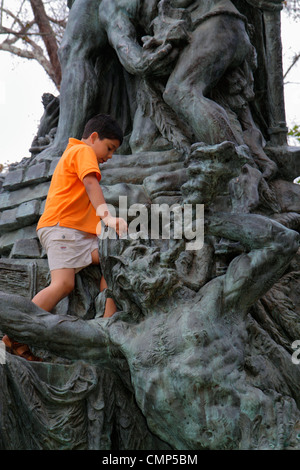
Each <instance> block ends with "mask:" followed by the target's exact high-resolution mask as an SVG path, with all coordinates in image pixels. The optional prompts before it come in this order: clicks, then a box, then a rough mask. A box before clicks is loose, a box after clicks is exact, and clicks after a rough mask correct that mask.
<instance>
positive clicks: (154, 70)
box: [139, 43, 178, 75]
mask: <svg viewBox="0 0 300 470" xmlns="http://www.w3.org/2000/svg"><path fill="white" fill-rule="evenodd" d="M177 55H178V50H177V49H174V48H173V47H172V45H171V44H168V43H165V44H162V45H160V46H159V47H158V48H157V49H155V50H153V49H151V50H149V48H148V47H147V46H146V48H143V53H142V58H141V62H140V67H139V68H140V72H141V73H143V74H146V75H162V74H163V73H165V72H166V71H167V67H168V66H169V64H170V63H171V62H173V61H174V60H175V59H176V57H177Z"/></svg>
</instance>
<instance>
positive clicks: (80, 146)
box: [37, 138, 101, 234]
mask: <svg viewBox="0 0 300 470" xmlns="http://www.w3.org/2000/svg"><path fill="white" fill-rule="evenodd" d="M89 173H96V176H97V179H98V181H100V179H101V173H100V170H99V165H98V162H97V157H96V154H95V152H94V150H93V149H92V148H91V147H90V146H89V145H87V144H85V143H84V142H82V141H81V140H77V139H73V138H71V139H69V144H68V146H67V148H66V150H65V152H64V153H63V155H62V157H61V158H60V160H59V162H58V164H57V166H56V168H55V171H54V173H53V176H52V179H51V184H50V188H49V192H48V195H47V200H46V205H45V211H44V213H43V215H42V216H41V218H40V220H39V222H38V225H37V230H38V229H39V228H42V227H52V226H53V225H57V224H59V225H61V226H62V227H69V228H75V229H77V230H82V231H84V232H89V233H93V234H96V227H97V225H98V223H99V222H100V217H98V216H97V215H96V210H95V209H94V207H93V206H92V204H91V201H90V199H89V197H88V195H87V192H86V190H85V186H84V184H83V178H84V177H85V176H86V175H88V174H89Z"/></svg>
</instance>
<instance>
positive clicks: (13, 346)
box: [2, 335, 42, 362]
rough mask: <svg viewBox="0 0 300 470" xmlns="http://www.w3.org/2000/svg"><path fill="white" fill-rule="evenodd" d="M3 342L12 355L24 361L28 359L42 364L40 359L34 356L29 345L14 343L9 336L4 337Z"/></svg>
mask: <svg viewBox="0 0 300 470" xmlns="http://www.w3.org/2000/svg"><path fill="white" fill-rule="evenodd" d="M2 341H3V343H4V344H5V346H6V348H7V350H8V352H9V353H10V354H14V355H15V356H20V357H23V359H26V360H27V361H36V362H42V359H41V358H40V357H37V356H35V355H34V354H32V352H31V351H30V349H29V347H28V346H27V344H24V343H18V342H17V341H12V340H11V339H10V338H9V337H8V336H7V335H5V336H3V338H2Z"/></svg>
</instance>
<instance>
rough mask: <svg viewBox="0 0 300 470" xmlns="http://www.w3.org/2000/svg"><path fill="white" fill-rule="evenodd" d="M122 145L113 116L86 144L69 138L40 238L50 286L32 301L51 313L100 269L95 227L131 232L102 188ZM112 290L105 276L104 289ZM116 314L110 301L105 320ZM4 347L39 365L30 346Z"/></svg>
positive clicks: (98, 119)
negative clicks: (80, 277) (106, 168)
mask: <svg viewBox="0 0 300 470" xmlns="http://www.w3.org/2000/svg"><path fill="white" fill-rule="evenodd" d="M122 141H123V134H122V131H121V129H120V127H119V125H118V124H117V122H116V121H115V120H114V119H112V118H111V117H110V116H108V115H105V114H98V115H97V116H95V117H94V118H92V119H90V120H89V121H88V123H87V124H86V126H85V129H84V132H83V135H82V139H81V140H77V139H73V138H70V139H69V144H68V146H67V148H66V150H65V152H64V153H63V155H62V157H61V158H60V160H59V162H58V164H57V166H56V169H55V171H54V173H53V176H52V180H51V185H50V188H49V192H48V196H47V200H46V205H45V211H44V213H43V215H42V216H41V218H40V220H39V222H38V225H37V233H38V237H39V239H40V241H41V244H42V246H43V247H44V248H45V250H46V252H47V257H48V264H49V269H50V273H51V283H50V285H49V286H48V287H46V288H45V289H43V290H42V291H40V292H39V293H38V294H37V295H36V296H35V297H34V298H33V299H32V302H33V303H35V304H36V305H38V306H39V307H40V308H42V309H44V310H46V311H48V312H51V310H52V309H53V308H54V307H55V305H56V304H57V303H58V302H59V301H60V300H62V299H63V298H64V297H66V296H67V295H68V294H70V292H71V291H72V290H73V288H74V284H75V274H76V273H77V272H78V271H80V270H81V269H83V268H84V267H86V266H88V265H90V264H99V254H98V241H97V235H96V227H97V225H98V224H99V222H100V218H101V219H102V220H103V221H104V223H105V224H106V225H107V226H109V227H112V228H114V229H115V230H116V232H117V233H118V235H122V234H124V233H126V231H127V224H126V222H125V220H123V219H121V218H116V217H113V216H112V215H111V214H110V212H109V210H108V207H107V205H106V202H105V199H104V196H103V192H102V189H101V187H100V185H99V181H100V179H101V173H100V170H99V164H100V163H104V162H106V161H107V160H108V159H110V158H112V155H113V153H114V152H115V150H117V148H118V147H119V146H120V145H121V143H122ZM106 287H107V284H106V281H105V279H104V278H103V276H102V279H101V282H100V290H101V291H102V290H103V289H105V288H106ZM115 312H116V305H115V303H114V301H113V299H107V302H106V306H105V312H104V317H110V316H112V315H113V314H114V313H115ZM3 341H4V343H5V344H6V346H7V347H8V348H10V350H11V352H12V353H14V354H17V355H20V356H22V357H24V358H25V359H28V360H38V358H36V357H35V356H34V355H33V354H32V353H31V352H30V350H29V348H28V346H27V345H24V344H20V343H16V342H14V341H11V340H10V339H9V338H8V337H7V336H4V338H3Z"/></svg>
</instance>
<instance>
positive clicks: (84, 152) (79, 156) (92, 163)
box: [73, 145, 101, 181]
mask: <svg viewBox="0 0 300 470" xmlns="http://www.w3.org/2000/svg"><path fill="white" fill-rule="evenodd" d="M73 164H74V170H75V172H76V173H77V176H78V178H79V179H80V181H83V178H84V177H85V176H87V175H88V174H90V173H95V174H96V177H97V179H98V181H100V180H101V172H100V169H99V165H98V162H97V157H96V154H95V152H94V151H93V149H92V148H90V147H89V146H87V145H80V146H79V149H78V151H77V152H76V153H75V155H74V159H73Z"/></svg>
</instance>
